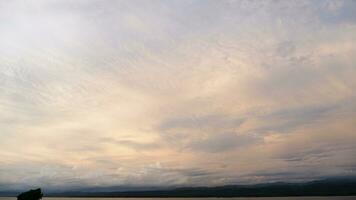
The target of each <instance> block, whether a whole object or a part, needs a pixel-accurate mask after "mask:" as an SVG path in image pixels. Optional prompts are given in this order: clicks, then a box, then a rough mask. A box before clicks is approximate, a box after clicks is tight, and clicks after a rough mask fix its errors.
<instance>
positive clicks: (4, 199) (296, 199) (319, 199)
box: [0, 196, 356, 200]
mask: <svg viewBox="0 0 356 200" xmlns="http://www.w3.org/2000/svg"><path fill="white" fill-rule="evenodd" d="M204 199H209V200H224V199H226V200H303V199H305V200H356V196H342V197H338V196H335V197H253V198H252V197H231V198H94V197H90V198H82V197H75V198H68V197H44V198H42V200H204ZM0 200H16V197H0Z"/></svg>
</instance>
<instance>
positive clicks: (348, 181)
mask: <svg viewBox="0 0 356 200" xmlns="http://www.w3.org/2000/svg"><path fill="white" fill-rule="evenodd" d="M100 189H101V190H103V189H105V188H87V189H85V188H84V189H82V190H77V191H74V190H72V191H66V192H46V191H45V190H44V197H45V198H46V197H70V198H120V197H121V198H199V197H200V198H208V197H212V198H214V197H220V198H223V197H307V196H309V197H317V196H320V197H326V196H356V177H348V178H347V177H346V178H333V179H324V180H317V181H311V182H304V183H265V184H255V185H226V186H217V187H184V188H170V189H167V188H166V189H159V188H158V189H151V190H148V189H146V190H145V189H141V190H134V189H131V190H130V191H127V190H126V191H115V190H113V191H99V190H100ZM17 194H19V193H18V192H15V191H11V192H6V191H0V196H3V197H15V196H17Z"/></svg>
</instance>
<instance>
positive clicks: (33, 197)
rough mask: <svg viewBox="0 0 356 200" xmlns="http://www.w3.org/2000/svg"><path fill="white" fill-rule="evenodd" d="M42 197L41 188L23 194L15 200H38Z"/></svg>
mask: <svg viewBox="0 0 356 200" xmlns="http://www.w3.org/2000/svg"><path fill="white" fill-rule="evenodd" d="M42 197H43V193H42V191H41V188H38V189H35V190H29V191H27V192H23V193H21V194H19V195H18V196H17V200H40V199H42Z"/></svg>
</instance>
